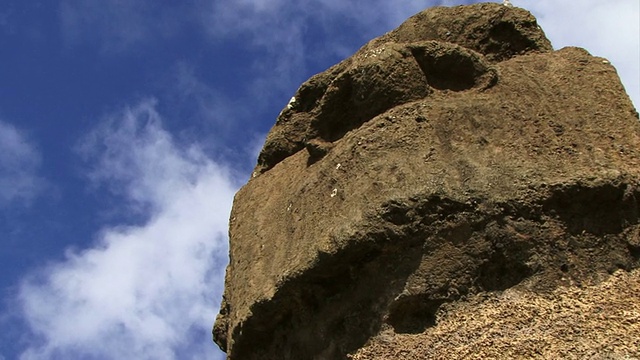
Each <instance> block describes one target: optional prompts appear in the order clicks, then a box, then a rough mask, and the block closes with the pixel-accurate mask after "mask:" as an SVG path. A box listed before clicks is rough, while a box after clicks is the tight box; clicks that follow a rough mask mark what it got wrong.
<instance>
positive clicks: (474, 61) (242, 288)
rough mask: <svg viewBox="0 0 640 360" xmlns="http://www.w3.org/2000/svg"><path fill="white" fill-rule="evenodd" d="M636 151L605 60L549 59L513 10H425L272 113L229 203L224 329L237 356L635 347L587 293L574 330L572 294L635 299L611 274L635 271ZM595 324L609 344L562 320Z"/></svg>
mask: <svg viewBox="0 0 640 360" xmlns="http://www.w3.org/2000/svg"><path fill="white" fill-rule="evenodd" d="M639 145H640V123H639V122H638V114H637V112H636V111H635V109H634V108H633V106H632V104H631V101H630V100H629V97H628V96H627V95H626V94H625V92H624V89H623V87H622V85H621V83H620V80H619V78H618V76H617V74H616V71H615V69H614V68H613V67H612V66H611V65H610V64H608V62H606V61H604V59H602V58H597V57H593V56H591V55H590V54H589V53H587V52H586V51H585V50H582V49H578V48H565V49H562V50H559V51H552V49H551V46H550V44H549V42H548V40H547V39H546V38H545V37H544V34H543V32H542V30H540V29H539V27H538V26H537V24H536V21H535V19H534V18H533V17H532V16H531V14H529V13H528V12H526V11H524V10H522V9H517V8H509V7H504V6H501V5H498V4H489V3H487V4H477V5H471V6H459V7H453V8H443V7H438V8H433V9H429V10H426V11H424V12H422V13H420V14H418V15H416V16H414V17H412V18H410V19H409V20H408V21H407V22H405V23H404V24H403V25H401V26H400V27H399V28H398V29H396V30H394V31H392V32H390V33H388V34H386V35H384V36H382V37H380V38H378V39H375V40H373V41H371V42H370V43H369V44H367V45H365V46H364V47H363V48H362V49H360V50H359V51H358V52H357V53H356V54H355V55H354V56H352V57H351V58H349V59H347V60H345V61H343V62H341V63H340V64H338V65H336V66H334V67H332V68H330V69H329V70H327V71H326V72H324V73H321V74H318V75H316V76H314V77H312V78H311V79H310V80H309V81H307V82H306V83H304V84H303V85H302V86H301V87H300V89H299V90H298V92H297V93H296V95H295V98H294V99H293V100H292V102H291V103H290V104H289V105H288V106H287V107H286V108H285V109H284V110H283V111H282V113H281V114H280V116H279V117H278V120H277V122H276V125H275V126H274V127H273V129H272V130H271V132H270V133H269V135H268V138H267V141H266V143H265V147H264V149H263V151H262V153H261V154H260V157H259V159H258V166H257V168H256V171H255V172H254V177H253V178H252V179H251V180H250V181H249V183H248V184H247V185H246V186H244V187H243V188H242V189H241V190H240V191H239V192H238V194H237V195H236V199H235V202H234V207H233V211H232V215H231V222H230V238H231V254H230V264H229V267H228V269H227V277H226V287H225V297H224V299H223V306H222V309H221V312H220V315H219V316H218V319H217V321H216V325H215V327H214V338H215V341H216V342H217V343H218V344H219V345H220V347H221V348H222V349H223V350H226V351H227V354H228V358H229V359H234V360H244V359H346V358H347V357H350V358H353V359H393V358H398V359H427V358H455V357H456V354H462V352H463V351H467V353H466V354H468V355H467V356H470V357H472V358H474V357H475V358H484V357H485V356H484V355H486V356H489V357H491V356H498V357H499V356H500V354H506V355H505V356H507V355H509V357H535V356H551V355H553V353H552V352H549V350H548V349H558V351H562V352H558V354H560V353H561V354H565V355H566V356H567V357H571V356H574V357H585V356H587V357H589V356H597V355H599V354H600V355H602V354H604V355H602V356H605V355H607V354H613V355H620V356H625V355H638V353H640V350H639V348H638V347H637V346H636V345H637V340H635V339H637V338H638V337H639V336H638V335H640V334H639V331H640V330H639V329H638V328H639V327H638V322H637V321H638V317H637V316H635V315H634V314H636V313H630V314H631V315H629V316H627V317H624V316H622V317H620V316H619V314H621V313H620V312H619V311H620V308H617V307H616V306H613V307H607V306H606V304H604V303H603V302H602V298H600V300H597V299H596V300H593V299H595V298H594V297H591V298H589V299H591V300H589V301H590V302H589V304H591V305H589V306H592V307H589V308H588V309H596V308H598V309H601V310H602V312H601V313H599V315H598V316H600V317H598V321H583V322H582V323H580V322H579V321H578V320H577V319H574V318H572V316H578V315H579V314H578V313H577V312H576V311H574V310H572V309H573V308H574V307H575V306H577V305H575V303H574V302H571V301H568V300H571V299H570V297H567V296H568V295H567V296H565V295H566V294H577V295H580V296H582V295H583V293H580V292H579V291H581V290H580V289H581V287H588V289H598V286H610V287H611V289H610V290H611V294H612V296H618V295H619V296H621V297H622V298H621V299H619V300H620V304H628V303H634V301H629V296H633V295H630V294H637V292H631V293H630V292H629V291H625V289H622V288H621V286H623V285H620V284H623V283H624V282H616V281H612V280H611V279H609V274H612V273H614V272H615V271H616V270H618V269H623V270H624V271H629V270H632V269H634V268H636V267H638V265H640V261H639V258H640V246H639V245H638V244H639V243H640V240H638V239H639V236H640V235H639V233H640V225H639V217H640V210H639V201H640V187H639V185H640V181H639V179H640V178H639V176H638V175H639V173H640V156H639V155H640V154H639V150H638V149H640V146H639ZM616 274H620V273H616ZM634 274H635V273H634ZM617 276H620V277H622V278H624V277H625V276H627V275H625V274H624V273H623V274H622V275H617ZM634 276H636V277H635V278H636V279H637V275H634ZM602 281H604V282H602ZM602 284H605V285H602ZM606 284H610V285H606ZM625 286H626V285H625ZM585 291H586V292H584V294H586V295H584V296H586V297H588V296H591V295H593V293H589V291H592V290H585ZM595 291H596V292H597V290H595ZM514 294H515V295H514ZM577 295H576V296H577ZM509 296H512V297H513V296H515V297H517V299H515V300H514V299H513V298H511V297H509ZM563 296H564V297H563ZM523 299H524V300H523ZM592 300H593V301H592ZM633 300H637V299H633ZM598 301H600V302H598ZM528 302H531V303H533V305H532V306H530V307H527V306H528V305H527V304H528ZM635 303H637V301H635ZM574 305H575V306H574ZM620 306H623V305H620ZM625 306H626V305H625ZM518 309H519V310H518ZM563 311H564V313H563ZM594 311H595V310H594ZM628 311H636V312H637V309H636V308H633V309H630V310H628ZM536 314H541V316H540V318H536V317H535V315H536ZM558 314H567V317H566V318H563V317H561V316H560V317H558V316H559V315H558ZM616 314H618V315H616ZM494 315H495V316H494ZM636 315H637V314H636ZM471 316H477V317H478V319H476V320H477V321H476V320H473V321H471V320H469V317H471ZM559 319H564V320H563V321H565V322H568V323H562V322H561V321H560V320H559ZM474 321H475V322H474ZM624 321H630V322H631V323H630V325H629V326H628V327H627V328H628V329H629V331H628V332H626V333H618V332H619V329H621V328H622V326H623V325H622V324H623V322H624ZM559 324H560V325H559ZM596 324H597V325H598V326H605V327H607V328H608V329H610V330H611V329H613V330H611V331H613V332H611V331H609V333H607V334H615V335H616V336H617V337H618V339H617V340H616V341H600V340H597V339H595V338H593V339H591V338H589V337H582V338H581V339H583V340H584V341H583V342H581V343H576V347H575V348H571V347H570V346H569V345H567V344H568V343H569V342H571V341H574V340H571V339H576V338H578V337H579V335H576V334H577V333H575V332H574V333H571V334H572V335H568V334H569V333H567V334H565V335H566V336H564V335H562V334H563V333H562V332H561V331H559V330H558V329H559V328H558V326H562V327H563V328H568V329H572V331H573V330H575V331H582V332H586V331H592V330H593V331H596V330H597V329H596V328H594V326H595V325H596ZM527 326H530V327H531V329H532V332H531V333H528V332H526V331H523V330H522V329H523V328H524V327H527ZM549 329H551V330H549ZM576 329H577V330H576ZM616 329H618V330H616ZM482 331H485V332H486V334H485V335H486V336H485V335H483V333H482ZM547 331H548V334H555V335H554V337H555V340H553V339H551V340H550V339H549V337H548V336H547V335H545V334H546V332H547ZM438 336H439V337H438ZM545 336H546V337H545ZM611 336H613V335H611ZM542 338H544V340H545V341H551V342H554V341H555V343H554V344H555V345H553V346H555V347H553V346H551V345H550V346H551V347H548V348H547V350H545V349H542V350H540V346H542V345H539V346H538V345H535V346H534V345H531V344H534V343H535V341H538V340H539V339H542ZM427 339H432V340H433V339H442V340H441V341H442V342H434V341H435V340H433V341H432V340H429V341H431V342H427ZM590 339H591V340H590ZM594 339H595V340H594ZM601 340H602V339H601ZM438 341H440V340H438ZM634 341H635V343H634ZM421 344H432V345H429V346H427V345H421ZM438 344H439V345H438ZM443 344H446V346H444V345H443ZM491 344H499V346H500V347H496V348H495V349H493V348H491V347H492V346H493V345H491ZM540 344H547V343H545V342H542V343H540ZM634 344H635V345H634ZM465 346H466V347H465ZM496 346H498V345H496ZM516 346H517V348H518V349H521V350H522V351H520V350H518V351H515V350H513V348H514V347H516ZM545 346H546V345H545ZM634 346H636V347H635V348H634ZM496 349H502V350H500V351H497V350H496ZM505 349H506V350H505ZM508 349H511V350H513V351H511V350H508ZM543 350H544V351H543ZM469 351H471V352H469ZM509 351H511V352H509ZM536 351H538V352H536ZM540 351H542V352H540ZM545 351H546V352H545ZM474 354H475V355H474ZM483 354H484V355H483ZM536 354H537V355H536ZM540 354H542V355H540ZM607 356H608V355H607ZM563 357H564V356H563Z"/></svg>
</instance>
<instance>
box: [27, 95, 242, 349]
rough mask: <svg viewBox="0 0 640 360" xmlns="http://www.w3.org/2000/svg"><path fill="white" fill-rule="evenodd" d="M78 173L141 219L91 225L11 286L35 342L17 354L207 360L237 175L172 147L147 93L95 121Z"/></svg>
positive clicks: (194, 150) (193, 150)
mask: <svg viewBox="0 0 640 360" xmlns="http://www.w3.org/2000/svg"><path fill="white" fill-rule="evenodd" d="M80 148H81V151H82V153H83V155H84V156H85V158H86V159H87V160H88V161H90V162H91V163H92V164H94V165H95V166H93V168H92V170H91V171H90V178H91V179H92V181H93V182H94V183H96V184H99V185H100V184H102V185H105V186H106V188H108V189H110V190H109V191H112V192H115V193H116V194H118V195H119V196H122V197H123V199H124V200H125V203H123V204H121V205H120V206H119V209H120V210H121V211H123V212H125V213H126V212H128V211H131V205H132V204H133V205H135V206H133V209H134V210H139V209H140V208H142V209H144V211H145V212H146V215H147V219H146V220H145V221H143V222H142V223H141V224H137V225H131V224H116V225H114V226H110V227H107V228H105V229H103V230H102V231H101V232H100V233H99V234H98V235H97V236H96V239H95V244H94V245H93V246H92V247H91V248H88V249H81V250H78V249H69V250H67V252H66V255H65V260H64V261H62V262H57V263H53V264H49V265H47V266H45V267H44V268H42V269H39V270H37V271H36V272H35V273H33V274H32V275H31V276H29V277H28V278H27V279H26V280H25V281H24V282H23V283H22V284H21V286H20V291H19V303H20V304H21V309H22V316H23V317H24V320H25V322H26V323H27V324H28V327H29V328H30V329H31V331H32V333H33V335H34V336H33V338H34V339H35V340H34V341H32V342H31V343H30V346H29V348H28V349H26V350H25V351H24V353H23V354H22V357H21V358H22V359H25V360H27V359H28V360H31V359H80V358H91V359H212V358H216V357H219V356H221V355H220V352H219V351H218V350H217V349H216V348H215V345H214V344H213V343H212V342H211V339H210V331H211V325H212V322H213V319H214V318H215V315H216V312H217V309H218V305H219V304H218V301H219V300H220V298H221V291H222V281H223V278H224V268H225V266H226V262H227V253H228V248H227V238H226V233H227V219H228V213H229V210H230V207H231V201H232V197H233V194H234V192H235V190H236V188H237V182H236V181H235V180H234V176H233V174H232V173H231V172H230V170H229V169H227V168H225V167H224V166H222V165H221V164H217V163H215V162H213V161H211V160H209V159H208V158H207V157H206V156H205V155H204V154H203V153H202V152H201V151H200V149H199V148H198V147H197V146H195V145H191V146H180V145H179V144H177V143H176V142H175V141H174V140H173V139H172V137H171V135H170V134H169V133H167V132H166V131H165V130H164V129H163V127H162V122H161V118H160V115H159V114H158V113H157V112H156V110H155V103H154V102H153V101H144V102H142V103H140V104H139V105H137V106H136V107H133V108H129V109H126V110H125V111H124V112H122V113H121V114H117V115H115V116H111V117H109V118H107V119H106V120H105V121H104V122H103V124H102V125H101V126H100V127H98V128H97V129H96V130H95V131H94V132H93V133H92V134H91V135H90V136H88V137H87V138H86V139H85V141H84V142H83V143H82V146H81V147H80Z"/></svg>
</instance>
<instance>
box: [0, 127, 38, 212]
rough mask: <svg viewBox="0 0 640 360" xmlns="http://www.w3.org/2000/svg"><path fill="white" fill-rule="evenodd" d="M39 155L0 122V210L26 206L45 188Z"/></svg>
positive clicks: (20, 134)
mask: <svg viewBox="0 0 640 360" xmlns="http://www.w3.org/2000/svg"><path fill="white" fill-rule="evenodd" d="M40 163H41V155H40V152H39V151H38V150H37V149H36V147H35V146H34V145H33V144H32V143H31V142H30V141H29V139H28V138H27V136H26V135H25V134H24V133H23V132H21V131H20V130H18V129H17V128H16V127H15V126H13V125H11V124H9V123H6V122H3V121H1V120H0V208H3V207H6V206H9V205H12V204H14V205H15V204H20V205H29V204H30V203H31V201H32V200H33V199H34V198H35V197H36V196H38V195H39V194H40V193H41V192H42V191H43V190H44V188H45V181H44V179H42V178H41V177H40V176H39V175H38V171H39V168H40Z"/></svg>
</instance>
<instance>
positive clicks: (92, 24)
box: [59, 0, 191, 53]
mask: <svg viewBox="0 0 640 360" xmlns="http://www.w3.org/2000/svg"><path fill="white" fill-rule="evenodd" d="M189 11H190V7H189V6H188V4H187V3H182V2H177V3H175V4H173V5H170V4H167V3H163V4H162V6H159V5H158V4H157V2H155V1H149V0H126V1H123V0H63V1H61V3H60V9H59V16H60V22H61V31H62V35H63V37H64V39H65V40H66V41H67V43H68V44H78V43H82V42H90V43H95V44H98V46H99V47H100V48H101V50H102V51H103V52H107V53H118V52H121V51H125V50H130V49H131V48H133V47H134V46H139V45H141V44H144V43H145V42H149V41H154V40H159V39H163V38H167V37H170V36H173V35H175V34H176V33H177V32H179V31H180V29H181V28H182V27H184V26H188V24H189V21H188V19H189V18H191V16H190V15H189V14H188V12H189ZM183 19H184V20H183Z"/></svg>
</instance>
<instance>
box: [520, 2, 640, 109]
mask: <svg viewBox="0 0 640 360" xmlns="http://www.w3.org/2000/svg"><path fill="white" fill-rule="evenodd" d="M512 3H513V4H514V5H516V6H521V7H524V8H525V9H528V10H529V11H531V12H532V13H533V14H534V15H535V16H536V17H537V18H538V23H539V24H540V25H541V26H542V28H543V29H544V31H545V33H546V34H547V37H549V39H550V40H551V42H552V44H553V45H554V47H555V48H562V47H565V46H580V47H583V48H585V49H587V50H588V51H589V52H591V54H593V55H596V56H602V57H605V58H608V59H609V60H610V61H611V63H612V64H613V65H615V66H616V68H617V70H618V74H619V75H620V77H621V79H622V82H623V83H624V85H625V88H626V89H627V92H628V93H629V95H630V96H631V99H632V100H633V102H634V104H635V105H636V108H638V107H639V106H640V20H639V19H640V2H638V1H636V0H609V1H601V0H581V1H579V2H577V1H559V0H536V1H525V0H512Z"/></svg>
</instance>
